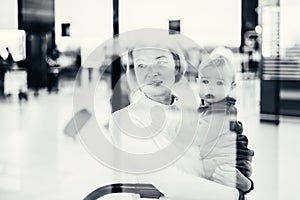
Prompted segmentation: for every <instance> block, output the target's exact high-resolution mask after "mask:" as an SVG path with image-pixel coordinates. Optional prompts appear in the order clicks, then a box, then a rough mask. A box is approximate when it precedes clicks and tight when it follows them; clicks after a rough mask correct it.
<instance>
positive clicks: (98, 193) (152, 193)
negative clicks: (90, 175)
mask: <svg viewBox="0 0 300 200" xmlns="http://www.w3.org/2000/svg"><path fill="white" fill-rule="evenodd" d="M112 193H131V194H139V195H140V197H141V198H153V199H159V198H160V197H162V196H164V195H163V194H162V193H161V192H160V191H159V190H158V189H156V188H155V187H154V186H153V185H151V184H136V183H116V184H111V185H105V186H103V187H100V188H98V189H96V190H94V191H93V192H91V193H90V194H88V195H87V196H86V197H85V198H84V200H96V199H98V198H100V197H103V196H105V195H108V194H112Z"/></svg>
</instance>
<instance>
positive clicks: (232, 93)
mask: <svg viewBox="0 0 300 200" xmlns="http://www.w3.org/2000/svg"><path fill="white" fill-rule="evenodd" d="M229 96H230V97H232V98H234V99H236V83H231V86H230V92H229Z"/></svg>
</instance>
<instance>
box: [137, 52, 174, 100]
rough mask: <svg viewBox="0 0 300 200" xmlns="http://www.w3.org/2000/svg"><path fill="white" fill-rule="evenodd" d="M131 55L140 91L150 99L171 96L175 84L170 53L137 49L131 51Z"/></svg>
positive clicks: (172, 59)
mask: <svg viewBox="0 0 300 200" xmlns="http://www.w3.org/2000/svg"><path fill="white" fill-rule="evenodd" d="M132 55H133V62H134V71H135V74H136V80H137V83H138V85H139V87H140V88H141V90H142V91H143V92H144V93H145V94H146V95H148V96H151V97H152V98H154V97H155V96H157V97H162V96H167V95H171V88H172V86H173V85H174V83H175V61H174V58H173V56H172V54H171V53H170V51H167V50H161V49H154V48H153V49H137V50H133V52H132ZM154 100H155V99H154Z"/></svg>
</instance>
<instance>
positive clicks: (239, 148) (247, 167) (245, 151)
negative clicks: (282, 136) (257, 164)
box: [230, 121, 254, 193]
mask: <svg viewBox="0 0 300 200" xmlns="http://www.w3.org/2000/svg"><path fill="white" fill-rule="evenodd" d="M230 128H231V130H232V131H234V132H236V134H237V137H236V144H237V145H236V167H237V169H238V170H239V171H240V172H241V173H242V174H244V175H245V176H246V177H247V178H248V179H249V180H250V181H251V188H250V190H248V191H246V192H244V193H248V192H250V191H251V190H253V188H254V184H253V181H252V180H251V179H250V176H251V175H252V158H253V156H254V151H253V150H251V149H249V148H248V138H247V137H246V136H245V135H243V134H242V133H243V124H242V123H241V122H240V121H236V122H234V123H232V124H231V126H230Z"/></svg>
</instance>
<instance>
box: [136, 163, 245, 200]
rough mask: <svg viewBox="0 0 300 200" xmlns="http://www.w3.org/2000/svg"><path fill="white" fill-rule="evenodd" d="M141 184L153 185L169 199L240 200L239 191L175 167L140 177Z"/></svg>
mask: <svg viewBox="0 0 300 200" xmlns="http://www.w3.org/2000/svg"><path fill="white" fill-rule="evenodd" d="M138 179H139V182H141V183H151V184H153V185H154V186H155V187H156V188H157V189H158V190H159V191H160V192H162V193H163V194H164V195H165V197H167V198H168V199H172V200H173V199H174V200H175V199H176V200H177V199H178V200H179V199H186V200H202V199H205V200H219V199H220V198H221V199H222V200H234V199H236V200H238V199H239V198H240V195H239V191H238V190H237V189H235V188H233V187H228V186H225V185H222V184H218V183H215V182H213V181H209V180H207V179H204V178H201V177H197V176H193V175H189V174H186V173H184V172H182V171H180V170H177V169H176V168H174V167H172V166H171V167H168V168H166V169H164V170H161V171H159V172H155V173H151V174H145V175H140V176H138Z"/></svg>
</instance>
